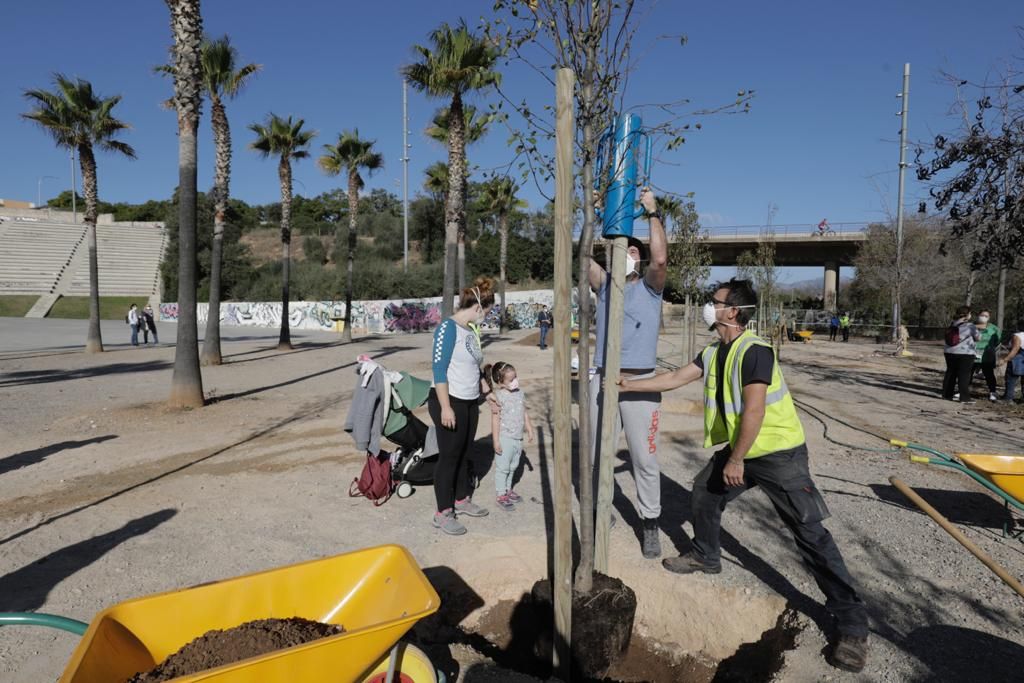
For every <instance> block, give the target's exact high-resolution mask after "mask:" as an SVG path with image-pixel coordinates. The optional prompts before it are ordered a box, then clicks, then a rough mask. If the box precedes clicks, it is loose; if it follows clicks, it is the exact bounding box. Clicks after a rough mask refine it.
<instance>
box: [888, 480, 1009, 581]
mask: <svg viewBox="0 0 1024 683" xmlns="http://www.w3.org/2000/svg"><path fill="white" fill-rule="evenodd" d="M889 483H890V484H892V485H893V486H895V487H896V490H897V491H899V492H900V493H902V494H903V495H904V496H906V497H907V498H909V499H910V500H911V502H913V503H914V505H916V506H917V507H919V508H921V510H922V511H923V512H924V513H925V514H926V515H928V516H929V517H931V518H932V519H933V520H935V523H936V524H938V525H939V526H941V527H942V529H943V530H944V531H945V532H946V533H947V534H949V535H950V536H952V537H953V538H955V539H956V540H957V542H958V543H959V544H960V545H962V546H963V547H965V548H967V549H968V550H969V551H971V554H972V555H974V556H975V557H976V558H978V559H979V560H981V563H982V564H984V565H985V566H986V567H988V568H989V569H990V570H992V573H993V574H995V575H996V576H998V577H999V578H1000V579H1002V580H1003V583H1005V584H1006V585H1007V586H1009V587H1010V588H1012V589H1013V590H1015V591H1016V592H1017V594H1018V595H1020V596H1021V597H1022V598H1024V586H1022V585H1021V583H1020V581H1018V580H1017V579H1015V578H1014V577H1013V576H1012V575H1011V574H1010V572H1008V571H1006V569H1004V568H1003V566H1002V565H1001V564H999V563H998V562H996V561H995V560H993V559H992V558H991V557H989V555H988V554H987V553H986V552H985V551H984V550H982V549H981V548H979V547H978V546H976V545H974V543H972V542H971V540H970V539H969V538H967V537H966V536H964V535H963V534H962V533H961V532H960V530H959V529H957V528H956V527H955V526H953V525H952V524H950V523H949V520H948V519H946V518H945V517H943V516H942V514H940V513H939V511H938V510H936V509H935V508H933V507H932V506H931V505H929V504H928V503H927V502H926V501H925V499H924V498H922V497H921V496H919V495H917V491H915V490H914V489H912V488H910V487H909V486H907V485H906V484H904V483H903V482H902V481H900V480H899V479H897V478H896V477H889Z"/></svg>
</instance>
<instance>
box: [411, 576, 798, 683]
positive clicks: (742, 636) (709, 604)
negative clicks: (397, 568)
mask: <svg viewBox="0 0 1024 683" xmlns="http://www.w3.org/2000/svg"><path fill="white" fill-rule="evenodd" d="M668 578H670V579H671V578H675V577H668ZM605 582H608V583H607V585H606V583H605ZM645 583H647V582H645ZM654 583H657V584H660V583H661V581H654ZM616 584H617V585H616ZM680 585H682V584H680ZM621 586H622V584H621V582H618V580H617V579H608V577H602V578H601V579H600V580H597V579H595V591H594V592H592V593H591V594H590V596H589V597H580V596H577V597H576V598H575V599H574V608H575V612H574V617H573V619H574V624H573V641H574V645H573V647H574V655H573V663H574V665H575V668H574V672H575V673H574V676H573V678H574V680H588V681H603V682H605V683H627V682H628V683H633V682H639V681H650V682H652V683H663V682H664V683H669V682H671V683H709V682H712V681H714V682H716V683H717V682H732V681H736V682H739V681H743V682H744V683H756V682H757V681H769V680H771V677H772V676H773V674H775V673H776V672H777V671H779V670H780V668H781V667H782V665H783V655H784V653H785V652H786V651H787V650H789V649H791V648H793V646H794V641H795V638H796V636H797V634H798V633H799V630H800V628H801V626H800V625H799V619H798V618H797V615H796V614H795V613H793V612H792V611H791V610H787V609H785V606H784V603H783V602H782V600H780V599H774V598H772V597H766V598H760V597H758V596H755V595H751V594H747V593H744V592H743V591H742V590H740V591H736V590H734V589H732V588H719V587H716V586H715V585H714V584H712V583H709V582H702V583H700V584H699V585H697V586H696V587H694V586H692V585H690V586H689V587H690V588H691V590H676V591H666V592H663V593H661V594H660V596H661V597H660V602H659V603H658V604H659V608H658V609H651V608H646V609H645V602H646V601H645V600H644V598H645V597H646V596H648V595H650V591H649V587H645V590H643V591H639V593H640V594H639V595H638V596H637V597H638V598H640V599H639V600H638V603H639V605H638V607H637V609H636V616H635V623H634V624H633V626H632V629H631V631H630V633H629V637H628V640H627V641H626V642H625V643H624V644H623V647H624V650H625V651H624V652H623V653H621V654H620V655H618V656H617V657H616V658H615V660H614V661H612V662H611V663H610V666H608V665H606V666H605V668H604V669H603V670H601V671H598V672H594V671H591V672H590V675H588V676H586V677H584V676H581V675H580V673H581V671H582V670H583V669H584V668H585V667H586V666H594V665H595V664H594V662H595V661H597V662H600V660H601V659H602V657H603V656H604V655H605V654H607V653H608V650H609V648H608V647H607V645H606V641H605V640H603V639H604V637H605V636H599V635H597V633H598V632H599V631H600V630H602V629H603V631H602V632H604V633H605V634H606V635H607V634H610V635H607V637H608V639H609V640H614V639H615V630H616V629H615V625H614V624H608V623H605V624H596V625H595V624H589V625H584V624H580V623H577V619H579V614H580V612H581V610H580V609H579V605H580V604H581V602H583V603H586V602H588V601H589V602H593V603H594V604H595V606H596V605H598V604H601V605H602V609H601V610H598V611H599V612H600V611H607V610H608V608H609V606H613V603H614V602H615V601H621V600H622V598H621V596H620V594H619V593H618V592H617V591H619V590H620V587H621ZM435 588H437V589H438V592H439V593H440V594H441V603H442V608H441V611H440V612H439V613H438V614H436V615H434V616H433V617H431V618H430V619H428V620H425V621H424V622H421V623H420V624H418V625H417V626H416V628H415V629H414V631H413V633H412V634H411V638H412V639H413V640H415V641H416V642H417V643H418V644H419V645H420V647H422V648H424V649H425V650H426V651H427V652H428V654H429V655H430V656H431V658H432V659H433V660H434V662H435V664H436V665H438V666H439V668H441V669H442V670H444V669H445V668H449V669H450V670H448V671H446V673H447V674H448V675H449V676H455V675H456V674H457V673H458V672H457V670H455V667H456V666H457V665H455V664H454V659H453V658H452V655H451V648H452V646H453V645H462V646H468V647H469V648H472V650H474V651H475V652H476V653H478V654H479V655H481V656H482V657H483V658H485V659H486V660H490V662H492V663H493V665H494V666H495V667H499V668H500V669H504V670H511V671H517V672H520V673H523V674H528V675H531V676H535V677H537V678H539V679H542V680H546V679H547V678H548V677H550V676H552V670H551V643H552V637H551V634H552V628H553V616H552V608H551V602H550V584H547V582H537V583H536V584H535V585H534V586H532V587H527V588H528V590H526V591H524V592H523V593H522V595H521V596H520V598H519V599H514V600H510V599H504V600H488V599H487V598H486V597H485V596H484V595H481V594H480V593H481V591H477V590H472V589H470V590H469V591H468V593H466V592H460V591H459V590H458V589H457V587H455V586H450V585H449V586H444V585H438V584H437V583H436V582H435ZM462 588H467V586H466V584H462ZM453 589H455V590H453ZM627 590H628V589H627ZM629 592H630V593H632V591H629ZM470 615H472V616H470ZM745 615H746V618H745ZM723 616H725V617H726V618H725V619H723V618H722V617H723ZM595 629H597V630H595ZM595 652H596V653H597V657H596V660H595V658H594V656H593V653H595ZM581 655H583V657H584V658H586V657H588V656H589V657H590V659H589V661H585V662H581ZM446 662H447V663H448V666H447V667H446V666H445V663H446ZM451 680H455V679H454V678H452V679H451ZM467 680H469V679H467ZM488 680H490V679H488ZM495 680H497V679H495Z"/></svg>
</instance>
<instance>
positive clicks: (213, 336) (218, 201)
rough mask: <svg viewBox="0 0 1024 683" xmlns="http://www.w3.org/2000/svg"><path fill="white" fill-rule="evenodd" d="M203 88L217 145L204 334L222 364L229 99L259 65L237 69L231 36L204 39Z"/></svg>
mask: <svg viewBox="0 0 1024 683" xmlns="http://www.w3.org/2000/svg"><path fill="white" fill-rule="evenodd" d="M200 62H201V64H202V70H203V90H205V91H206V94H207V95H208V96H209V98H210V125H211V126H212V128H213V144H214V147H215V148H216V156H215V165H214V176H213V202H214V204H213V247H212V249H211V253H210V310H209V314H208V315H207V317H206V334H205V335H203V354H202V358H201V360H202V362H203V364H204V365H220V364H221V354H220V269H221V254H222V253H223V249H224V216H225V214H226V213H227V210H228V198H229V197H230V196H231V195H230V192H229V183H230V181H231V128H230V126H229V125H228V115H227V110H225V108H224V100H225V99H226V98H230V99H234V97H235V96H236V95H237V94H238V93H239V91H240V90H241V89H242V86H243V85H245V83H246V81H247V80H249V79H250V78H251V77H252V76H253V75H254V74H255V73H256V72H257V71H259V70H260V68H261V67H260V65H259V64H246V65H245V66H243V67H241V68H238V69H236V68H235V65H236V63H237V62H238V51H237V50H236V49H235V48H234V47H232V45H231V41H230V40H229V39H228V37H227V36H222V37H221V38H218V39H216V40H205V41H203V50H202V55H201V57H200Z"/></svg>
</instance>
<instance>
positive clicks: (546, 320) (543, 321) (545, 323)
mask: <svg viewBox="0 0 1024 683" xmlns="http://www.w3.org/2000/svg"><path fill="white" fill-rule="evenodd" d="M553 321H554V319H553V318H552V317H551V311H549V310H548V307H547V306H541V307H540V313H538V314H537V327H539V328H540V343H539V344H538V346H540V348H541V349H542V350H543V349H546V348H547V347H548V330H550V329H551V323H552V322H553Z"/></svg>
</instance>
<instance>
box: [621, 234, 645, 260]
mask: <svg viewBox="0 0 1024 683" xmlns="http://www.w3.org/2000/svg"><path fill="white" fill-rule="evenodd" d="M626 246H627V247H636V249H637V251H639V252H640V260H641V261H646V260H647V257H648V255H647V245H646V244H644V243H643V242H641V241H640V240H638V239H637V238H636V237H628V238H626Z"/></svg>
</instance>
